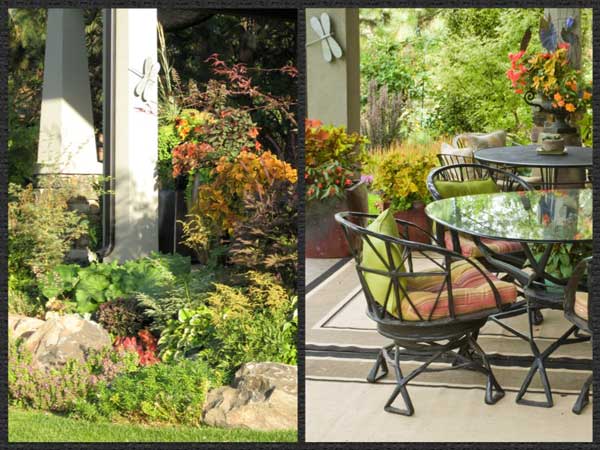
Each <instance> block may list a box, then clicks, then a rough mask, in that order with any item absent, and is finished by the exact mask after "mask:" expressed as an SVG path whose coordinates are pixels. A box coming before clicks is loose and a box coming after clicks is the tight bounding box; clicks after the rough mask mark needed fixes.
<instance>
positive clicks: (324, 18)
mask: <svg viewBox="0 0 600 450" xmlns="http://www.w3.org/2000/svg"><path fill="white" fill-rule="evenodd" d="M310 26H311V27H312V29H313V30H314V31H315V33H317V36H318V39H315V40H314V41H311V42H308V43H307V44H306V46H307V47H308V46H309V45H312V44H316V43H317V42H320V43H321V49H322V50H323V58H324V59H325V61H327V62H331V61H332V60H333V57H336V58H341V57H342V47H340V45H339V44H338V43H337V42H336V41H335V39H334V38H333V31H332V30H331V19H330V18H329V15H328V14H327V13H323V14H321V18H320V19H319V18H318V17H315V16H313V17H311V18H310Z"/></svg>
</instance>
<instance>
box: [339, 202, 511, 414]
mask: <svg viewBox="0 0 600 450" xmlns="http://www.w3.org/2000/svg"><path fill="white" fill-rule="evenodd" d="M376 217H377V216H376V215H372V214H367V213H358V212H342V213H337V214H336V215H335V220H336V221H337V222H338V223H339V224H340V225H341V226H342V228H343V230H344V233H345V235H346V238H347V240H348V242H349V244H350V248H351V250H352V254H353V256H354V258H355V261H356V270H357V272H358V277H359V279H360V283H361V286H362V288H363V290H364V295H365V298H366V301H367V315H368V316H369V317H370V318H371V319H372V320H373V321H375V322H376V324H377V330H378V332H379V333H380V334H381V335H382V336H384V337H386V338H389V339H391V340H392V341H393V342H392V343H391V344H390V345H388V346H386V347H384V348H382V349H381V350H380V352H379V354H378V356H377V360H376V362H375V364H374V366H373V368H372V369H371V371H370V373H369V374H368V376H367V381H368V382H370V383H375V382H376V381H377V380H379V379H381V378H382V377H384V376H385V375H386V374H387V373H388V364H389V365H391V367H393V370H394V374H395V377H396V387H395V389H394V391H393V393H392V395H391V396H390V397H389V399H388V400H387V402H386V404H385V406H384V410H385V411H387V412H391V413H396V414H402V415H406V416H411V415H413V413H414V407H413V404H412V402H411V399H410V396H409V394H408V390H407V388H406V386H407V384H408V383H409V382H410V381H411V380H412V379H414V378H415V377H416V376H418V375H419V374H421V373H423V372H427V371H430V372H433V371H441V370H452V369H458V368H469V369H473V370H476V371H479V372H481V373H483V374H485V375H486V376H487V385H486V393H485V402H486V403H487V404H494V403H496V402H497V401H498V400H500V399H501V398H502V397H503V396H504V391H503V389H502V387H501V386H500V385H499V383H498V381H497V380H496V378H495V377H494V374H493V372H492V369H491V367H490V364H489V362H488V359H487V357H486V355H485V353H484V351H483V350H482V349H481V347H480V346H479V344H478V343H477V341H476V337H475V336H476V335H477V332H478V330H479V329H480V328H481V327H482V326H483V325H484V324H485V322H486V321H487V319H488V317H489V316H490V315H491V314H494V313H497V312H499V311H502V310H504V309H506V308H507V307H508V306H509V305H510V304H512V303H513V302H514V301H515V299H516V288H515V286H514V285H513V284H511V283H506V282H503V281H500V280H498V279H497V278H496V277H495V276H494V275H493V274H491V273H489V272H488V271H487V270H485V268H483V267H482V266H481V265H480V264H479V263H478V262H477V261H475V260H472V259H469V258H466V257H464V256H463V255H461V254H459V253H456V252H453V251H451V250H449V249H446V248H445V247H444V246H443V245H442V244H441V243H440V242H439V241H437V239H436V238H435V237H434V236H433V235H431V234H430V233H428V232H427V231H425V230H423V229H422V228H420V227H418V226H416V225H414V224H412V223H410V222H406V221H403V220H399V219H395V223H396V226H397V227H398V228H399V229H400V230H399V235H400V238H396V237H392V236H389V235H386V234H381V233H377V232H375V231H372V230H370V229H369V228H365V227H364V226H361V225H362V224H364V223H365V222H366V221H367V220H369V219H374V218H376ZM359 224H361V225H359ZM411 228H416V229H418V230H419V231H420V232H422V233H425V234H427V235H429V236H430V237H431V239H432V242H434V243H435V244H432V245H430V244H423V243H419V242H414V241H410V240H408V236H409V231H410V230H411ZM356 237H358V238H356ZM365 252H368V254H367V255H365ZM417 255H419V256H420V257H423V258H426V259H427V260H428V261H430V262H431V263H432V264H433V265H434V267H435V268H434V269H433V270H428V271H423V270H416V269H415V266H414V261H413V258H414V256H417ZM365 256H366V258H365ZM369 261H371V262H369ZM373 261H376V262H377V264H379V266H377V265H376V264H374V263H373ZM378 267H379V268H378ZM382 267H383V269H382ZM375 277H377V279H378V281H377V280H375ZM467 280H468V282H467ZM376 282H377V283H380V284H376ZM374 283H375V284H374ZM466 284H470V285H469V286H467V285H466ZM382 288H383V289H382ZM467 291H468V295H467ZM475 292H477V294H475ZM474 295H479V296H480V297H478V298H477V300H479V303H477V302H476V301H474V297H473V296H474ZM467 296H468V297H469V299H470V301H466V298H467ZM463 350H466V351H463ZM407 356H409V357H411V358H412V359H415V357H416V359H420V358H423V359H424V360H425V362H424V363H423V364H422V365H421V366H419V367H418V368H417V369H415V370H413V371H412V372H411V373H409V374H408V375H404V374H403V373H402V370H401V368H400V361H401V359H403V358H405V357H407ZM444 356H448V357H451V358H453V365H451V366H450V365H449V366H448V367H442V368H435V369H433V368H430V367H429V366H430V364H431V363H433V362H434V361H436V360H439V359H441V358H442V357H444ZM456 362H458V363H456ZM454 363H456V364H454ZM380 371H381V373H380ZM398 395H401V396H402V399H403V401H404V405H405V407H404V408H398V407H395V406H393V403H394V401H395V400H396V398H397V397H398Z"/></svg>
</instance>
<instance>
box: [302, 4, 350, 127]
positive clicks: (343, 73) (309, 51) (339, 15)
mask: <svg viewBox="0 0 600 450" xmlns="http://www.w3.org/2000/svg"><path fill="white" fill-rule="evenodd" d="M324 12H325V13H327V14H328V15H329V17H330V18H331V24H332V31H333V38H334V39H335V40H336V42H337V43H338V44H339V45H340V46H341V47H342V51H343V54H342V57H341V58H339V59H338V58H334V59H333V60H332V61H331V62H327V61H325V59H324V58H323V52H322V49H321V43H320V42H319V43H314V44H312V45H309V46H308V47H307V48H306V70H307V103H308V117H309V118H310V119H318V120H320V121H322V122H323V123H325V124H332V125H336V126H340V125H344V126H346V128H347V129H348V131H350V132H354V131H357V132H358V131H360V49H359V46H360V40H359V21H358V8H308V9H306V40H307V42H311V41H314V40H315V39H317V34H316V33H315V31H314V30H313V29H312V27H311V26H310V18H311V17H313V16H314V17H317V18H320V16H321V14H322V13H324Z"/></svg>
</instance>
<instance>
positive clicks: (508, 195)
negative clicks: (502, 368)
mask: <svg viewBox="0 0 600 450" xmlns="http://www.w3.org/2000/svg"><path fill="white" fill-rule="evenodd" d="M425 212H426V213H427V215H428V216H429V217H430V218H431V219H432V220H434V221H435V222H437V223H439V224H440V225H442V227H441V228H442V229H443V228H449V229H450V230H453V231H455V232H456V231H458V232H463V233H467V234H469V235H471V236H473V240H474V241H475V243H476V244H477V246H478V247H479V248H480V249H481V251H482V253H483V255H484V256H485V258H486V259H487V261H488V262H489V263H490V264H491V265H492V266H494V267H495V268H497V269H498V270H499V271H500V272H506V273H507V274H509V275H511V276H512V278H513V280H514V282H515V283H516V284H518V285H520V286H521V287H522V289H523V296H524V297H525V303H524V304H523V303H522V302H520V301H517V302H515V303H514V304H513V305H511V307H509V308H508V309H507V310H506V311H504V312H501V313H498V314H496V315H493V316H490V320H492V321H494V322H495V323H496V324H498V325H499V326H501V327H502V328H504V329H505V330H507V331H508V332H510V333H512V334H513V335H515V336H516V337H519V338H521V339H523V340H525V341H527V342H528V343H529V345H530V348H531V352H532V355H533V357H534V359H533V363H532V365H531V367H530V369H529V372H528V373H527V376H526V377H525V379H524V380H523V384H522V385H521V388H520V389H519V392H518V393H517V397H516V401H517V403H521V404H526V405H531V406H543V407H551V406H552V405H553V399H552V389H551V387H550V383H549V381H548V377H547V373H546V369H545V363H546V361H547V359H548V358H549V357H550V355H551V354H552V353H553V352H554V351H555V350H556V349H557V348H559V347H560V346H562V345H566V344H570V343H575V342H583V341H585V340H589V336H578V335H577V334H576V331H577V326H575V325H573V326H572V327H571V328H569V329H568V330H567V331H566V332H565V333H563V335H561V336H560V337H559V338H558V339H556V340H555V341H554V342H552V343H551V344H550V345H549V346H547V347H546V348H545V349H543V350H542V349H541V348H540V347H538V345H537V343H536V340H535V336H534V331H533V326H534V325H537V324H539V323H540V322H541V320H543V316H542V315H541V310H542V309H543V308H551V309H562V307H563V302H564V290H563V287H564V285H565V283H566V281H567V280H565V279H562V278H561V279H559V278H557V277H556V276H554V275H550V274H548V273H547V271H546V266H547V263H548V261H549V258H550V256H551V254H552V252H553V248H554V247H555V245H554V244H556V243H575V242H581V243H584V242H587V243H589V242H590V241H591V240H592V228H593V224H592V190H591V189H565V190H554V191H523V192H501V193H496V194H480V195H470V196H464V197H455V198H448V199H443V200H438V201H435V202H433V203H430V204H429V205H427V207H426V208H425ZM482 238H491V239H504V240H513V241H519V242H521V247H522V250H523V253H524V255H525V257H526V261H527V263H528V265H529V268H530V271H526V270H524V264H523V263H521V264H517V265H514V262H509V261H507V260H502V258H501V255H497V254H494V253H493V252H491V251H490V249H489V248H487V247H486V245H485V244H484V243H483V241H482ZM535 245H538V246H541V247H543V248H544V250H543V252H542V254H541V255H539V254H538V255H536V254H534V252H533V250H532V246H535ZM588 245H589V244H588ZM518 314H527V315H528V318H529V327H528V330H527V332H526V333H523V332H522V331H520V330H517V329H515V328H513V327H512V326H511V325H510V324H508V323H507V322H506V321H505V319H508V318H510V317H513V316H515V315H518ZM537 372H539V375H540V379H541V381H542V387H543V390H544V394H545V401H539V400H532V399H527V398H525V395H526V394H527V392H528V390H529V386H530V384H531V381H532V379H533V377H534V376H535V374H536V373H537Z"/></svg>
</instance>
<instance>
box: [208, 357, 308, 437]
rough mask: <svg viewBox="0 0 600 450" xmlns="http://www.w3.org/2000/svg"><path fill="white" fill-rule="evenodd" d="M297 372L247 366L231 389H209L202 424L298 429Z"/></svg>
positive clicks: (274, 366) (271, 366) (283, 367)
mask: <svg viewBox="0 0 600 450" xmlns="http://www.w3.org/2000/svg"><path fill="white" fill-rule="evenodd" d="M297 397H298V370H297V368H296V366H290V365H287V364H279V363H247V364H244V365H243V366H242V367H241V368H240V369H239V370H238V371H237V372H236V374H235V379H234V381H233V384H232V386H225V387H220V388H217V389H213V390H212V391H210V392H209V393H208V396H207V400H206V404H205V407H204V422H205V423H206V424H207V425H210V426H215V427H222V428H250V429H254V430H263V431H270V430H291V429H296V428H297V425H298V398H297Z"/></svg>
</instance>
